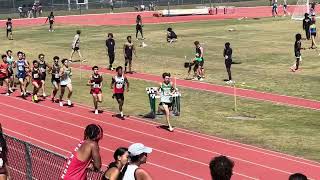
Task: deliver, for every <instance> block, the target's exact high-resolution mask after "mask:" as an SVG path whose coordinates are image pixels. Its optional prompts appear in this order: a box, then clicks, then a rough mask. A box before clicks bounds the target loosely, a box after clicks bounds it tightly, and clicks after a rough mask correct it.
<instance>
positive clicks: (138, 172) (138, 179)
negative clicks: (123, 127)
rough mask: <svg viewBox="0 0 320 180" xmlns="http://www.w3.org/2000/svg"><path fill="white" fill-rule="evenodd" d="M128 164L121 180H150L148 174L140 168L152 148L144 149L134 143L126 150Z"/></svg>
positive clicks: (139, 144) (142, 146)
mask: <svg viewBox="0 0 320 180" xmlns="http://www.w3.org/2000/svg"><path fill="white" fill-rule="evenodd" d="M128 151H129V156H130V158H129V159H130V161H129V162H130V163H129V165H128V167H127V169H125V170H123V171H124V176H123V180H152V177H151V176H150V174H149V173H148V172H147V171H146V170H144V169H142V168H141V165H142V164H145V163H146V162H147V159H148V154H150V153H151V152H152V148H150V147H146V146H144V145H143V144H141V143H135V144H132V145H131V146H129V148H128Z"/></svg>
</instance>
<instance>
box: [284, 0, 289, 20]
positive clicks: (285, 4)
mask: <svg viewBox="0 0 320 180" xmlns="http://www.w3.org/2000/svg"><path fill="white" fill-rule="evenodd" d="M287 9H288V4H287V0H283V16H287V15H290V13H289V12H288V10H287Z"/></svg>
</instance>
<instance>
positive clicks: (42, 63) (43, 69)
mask: <svg viewBox="0 0 320 180" xmlns="http://www.w3.org/2000/svg"><path fill="white" fill-rule="evenodd" d="M44 57H45V56H44V54H39V56H38V58H39V68H40V73H41V76H40V78H41V83H42V96H43V98H45V97H47V95H46V88H45V82H46V77H47V67H49V65H48V64H47V62H46V61H45V60H44ZM49 68H50V67H49Z"/></svg>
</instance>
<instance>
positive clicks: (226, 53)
mask: <svg viewBox="0 0 320 180" xmlns="http://www.w3.org/2000/svg"><path fill="white" fill-rule="evenodd" d="M223 57H224V64H225V66H226V70H227V73H228V78H229V79H228V80H229V81H227V83H232V76H231V65H232V48H231V47H230V43H229V42H227V43H226V44H225V45H224V50H223Z"/></svg>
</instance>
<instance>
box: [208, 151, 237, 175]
mask: <svg viewBox="0 0 320 180" xmlns="http://www.w3.org/2000/svg"><path fill="white" fill-rule="evenodd" d="M209 166H210V172H211V177H212V180H230V179H231V176H232V171H233V167H234V162H233V161H232V160H230V159H229V158H227V157H226V156H217V157H215V158H213V159H212V160H211V161H210V164H209Z"/></svg>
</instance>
